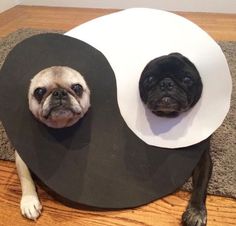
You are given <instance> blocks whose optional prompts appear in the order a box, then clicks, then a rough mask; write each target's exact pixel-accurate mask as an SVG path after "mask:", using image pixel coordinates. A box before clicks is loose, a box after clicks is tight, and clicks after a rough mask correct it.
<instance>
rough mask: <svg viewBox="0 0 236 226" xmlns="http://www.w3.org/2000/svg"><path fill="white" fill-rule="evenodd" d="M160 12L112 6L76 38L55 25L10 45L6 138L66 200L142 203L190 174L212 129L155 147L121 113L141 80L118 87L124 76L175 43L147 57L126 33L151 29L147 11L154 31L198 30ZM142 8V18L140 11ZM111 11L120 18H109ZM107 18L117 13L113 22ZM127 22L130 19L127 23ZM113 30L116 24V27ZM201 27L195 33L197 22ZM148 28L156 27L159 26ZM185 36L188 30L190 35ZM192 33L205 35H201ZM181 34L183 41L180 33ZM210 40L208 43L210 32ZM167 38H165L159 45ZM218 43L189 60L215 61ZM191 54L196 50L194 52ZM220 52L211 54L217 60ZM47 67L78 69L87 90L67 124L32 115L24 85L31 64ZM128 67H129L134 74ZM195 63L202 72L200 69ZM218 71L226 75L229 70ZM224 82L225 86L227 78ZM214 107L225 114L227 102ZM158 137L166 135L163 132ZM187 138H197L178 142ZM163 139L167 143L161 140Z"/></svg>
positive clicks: (3, 86)
mask: <svg viewBox="0 0 236 226" xmlns="http://www.w3.org/2000/svg"><path fill="white" fill-rule="evenodd" d="M129 12H130V13H129ZM147 12H148V13H147ZM133 13H134V14H133ZM143 13H144V14H143ZM149 14H150V17H149V16H148V15H149ZM156 14H157V15H158V18H159V20H160V21H161V22H162V23H158V21H159V20H158V21H155V20H153V19H156V16H155V15H156ZM167 14H168V13H166V12H163V14H162V13H161V11H155V13H154V12H153V11H152V10H147V9H136V10H134V11H133V10H130V11H124V12H121V13H120V14H119V13H117V14H111V15H109V16H107V17H102V18H100V19H96V20H94V21H91V22H89V23H87V24H84V25H82V26H81V28H80V27H78V28H76V29H75V30H74V31H73V30H72V31H71V32H69V33H68V35H70V36H75V37H76V38H77V39H75V38H71V37H68V36H64V35H59V34H41V35H36V36H34V37H31V38H29V39H26V40H25V41H23V42H21V43H20V44H18V45H17V46H16V47H15V48H14V49H13V50H12V51H11V52H10V53H9V55H8V57H7V59H6V61H5V63H4V65H3V67H2V69H1V71H0V119H1V120H2V122H3V125H4V127H5V129H6V132H7V134H8V137H9V139H10V140H11V142H12V144H13V146H14V147H15V148H16V149H17V151H18V153H19V154H20V156H21V158H22V159H23V160H24V161H25V163H26V165H27V166H28V167H29V168H30V170H31V171H32V172H33V173H34V174H35V175H36V176H37V177H38V178H39V179H40V180H41V181H42V182H43V183H44V184H45V185H47V186H48V187H49V188H50V189H51V190H52V191H53V192H55V193H56V194H58V195H59V196H61V197H63V198H65V199H66V200H68V201H71V202H73V203H81V204H86V205H90V206H95V207H101V208H129V207H135V206H140V205H143V204H146V203H149V202H151V201H153V200H156V199H158V198H161V197H163V196H165V195H168V194H170V193H172V192H174V191H175V190H176V189H177V188H179V187H180V186H181V185H182V184H183V183H184V182H185V181H186V180H187V179H188V178H189V177H190V176H191V173H192V171H193V169H194V167H195V166H196V164H197V163H198V161H199V159H200V157H201V155H202V153H203V151H204V150H205V149H206V148H209V139H205V138H207V137H209V136H210V135H211V133H212V132H213V131H212V132H211V133H210V134H209V133H207V136H205V135H204V136H201V139H200V140H199V139H197V140H194V142H193V140H191V141H190V142H187V143H185V142H182V141H181V142H179V137H177V138H176V141H175V142H176V145H175V146H173V142H174V141H173V137H170V140H171V144H170V143H169V144H168V145H166V143H165V144H163V143H160V145H159V146H160V147H158V144H159V142H158V143H157V144H156V143H154V145H149V144H148V143H149V142H148V141H147V140H146V139H143V138H141V139H140V136H139V135H138V134H137V131H134V130H133V129H132V127H131V126H130V124H129V122H128V120H127V118H126V116H125V114H124V108H123V107H124V106H123V107H122V105H123V103H124V104H125V105H126V107H128V108H129V110H132V112H131V113H130V115H131V116H132V117H134V116H135V117H136V116H137V115H135V114H136V113H137V112H136V109H135V108H134V107H133V105H131V104H130V102H129V101H130V100H132V98H133V96H135V95H136V97H137V87H138V86H137V87H136V86H135V84H136V82H134V86H135V87H133V88H134V89H133V88H131V89H130V91H131V92H130V93H128V92H127V91H125V92H124V90H123V89H122V85H124V86H127V84H128V86H129V85H130V82H131V81H130V79H131V78H132V79H134V78H135V76H137V77H138V78H139V76H140V73H139V72H140V70H141V68H143V67H144V64H147V63H148V61H149V59H151V58H152V57H153V58H154V57H157V56H158V55H161V54H164V53H167V52H169V51H176V48H174V49H171V48H168V49H167V50H166V51H164V49H165V46H163V48H162V51H160V52H158V51H157V52H156V51H155V54H154V52H152V51H151V52H152V54H151V55H149V54H147V55H146V56H147V57H144V58H143V57H141V56H142V55H144V56H145V54H143V53H148V52H149V51H150V46H149V48H147V49H145V48H144V49H138V52H137V51H136V48H137V47H138V46H137V45H136V44H137V42H135V43H136V44H135V45H133V44H132V42H133V40H135V38H138V37H137V36H136V35H137V31H138V30H139V28H142V29H143V28H146V29H149V25H148V26H147V24H146V22H147V20H148V21H149V22H150V23H151V24H152V23H154V24H155V29H154V30H157V31H158V30H159V29H161V31H162V32H161V33H160V36H161V37H162V38H163V37H165V36H164V35H165V34H163V32H165V31H166V32H167V33H168V31H169V30H171V29H173V27H174V26H176V25H178V26H180V27H179V28H180V30H181V29H185V28H186V29H187V30H183V31H181V32H182V33H183V32H185V35H187V34H188V33H189V30H188V29H190V28H191V26H192V28H193V29H192V30H193V31H194V32H193V33H191V32H190V33H191V34H193V35H195V34H197V32H196V28H195V25H193V24H191V26H187V27H185V26H181V24H182V23H183V24H184V25H185V24H187V22H186V21H185V20H184V21H182V19H180V20H176V24H171V23H170V22H173V21H175V20H173V19H172V17H173V16H172V14H171V15H170V14H168V15H167ZM143 15H146V16H147V17H148V19H147V20H145V18H144V17H143ZM162 16H163V18H165V19H168V18H170V21H169V20H167V21H165V20H162ZM116 17H117V19H115V20H113V18H116ZM138 17H140V18H141V19H143V20H144V24H142V23H141V24H139V22H138V21H136V20H137V19H138ZM176 17H177V16H176ZM174 19H175V17H174ZM119 20H120V23H119ZM109 21H112V23H113V22H114V24H113V26H114V27H112V26H111V25H112V23H110V22H109ZM126 23H127V24H128V25H129V26H131V25H132V26H131V27H130V29H128V28H129V26H126ZM188 23H189V22H188ZM96 25H97V26H96ZM169 26H171V27H169ZM123 27H124V28H125V29H126V30H125V32H124V33H120V32H121V31H122V32H123V30H122V29H123ZM110 29H111V30H110ZM116 29H117V32H118V33H117V32H115V31H116ZM163 29H164V30H163ZM198 29H199V28H198ZM192 30H191V31H192ZM148 31H150V30H148ZM198 31H199V33H202V31H201V30H198ZM104 32H105V33H104ZM113 32H115V34H116V35H118V36H119V38H118V39H119V40H118V39H115V37H114V35H112V34H113ZM154 33H155V35H156V32H154ZM140 34H143V31H142V30H140ZM168 34H169V33H168ZM106 35H107V37H108V38H106ZM150 35H151V34H150ZM150 35H148V36H145V37H150ZM155 37H156V36H155ZM189 37H191V38H192V36H191V35H190V36H189ZM204 37H206V35H204ZM207 37H208V36H207ZM113 38H114V39H113ZM80 39H81V40H80ZM208 39H210V38H209V37H208ZM127 40H128V42H127ZM138 40H139V41H141V42H140V46H142V47H144V46H143V45H142V42H149V39H148V40H147V41H146V40H145V39H144V40H140V39H138ZM173 40H175V37H174V39H173ZM177 40H179V39H177ZM194 40H195V39H194ZM84 41H85V42H84ZM118 41H119V42H118ZM195 41H196V43H202V41H203V43H204V41H205V39H204V40H203V39H199V40H195ZM183 42H184V45H185V44H186V40H185V39H183ZM189 42H191V41H190V40H189ZM127 43H128V44H127ZM157 43H158V42H157ZM178 43H181V40H179V42H178ZM209 43H211V45H212V46H213V47H214V48H215V46H216V45H215V44H213V41H212V40H211V41H210V42H209ZM129 44H130V45H129ZM162 44H163V43H162ZM169 44H170V43H169V42H167V43H166V46H169ZM158 46H159V45H158ZM171 46H173V45H171ZM126 48H127V49H126ZM202 48H203V49H204V48H205V46H204V47H202ZM120 50H121V51H120ZM131 50H132V51H134V53H135V54H138V55H139V56H140V57H141V59H142V63H141V64H140V65H137V61H136V60H137V59H138V58H137V57H135V58H134V59H128V60H127V57H126V55H127V56H132V57H134V56H133V53H132V54H131V53H130V52H129V51H131ZM144 50H145V51H144ZM140 51H141V52H140ZM218 51H219V49H217V51H216V52H214V51H213V52H210V53H208V55H207V56H205V55H198V54H199V52H197V53H196V54H195V58H193V59H192V58H191V57H190V59H191V60H193V62H194V63H196V62H195V61H194V59H197V58H198V57H200V58H201V57H203V56H204V57H205V59H208V63H209V64H212V63H211V62H213V63H215V61H214V59H215V58H214V57H215V55H212V53H218ZM203 52H204V51H203ZM204 53H205V52H204ZM103 54H104V55H103ZM130 54H131V55H130ZM183 54H185V53H183ZM193 55H194V53H193V54H192V55H191V56H193ZM187 56H188V54H187ZM218 56H219V55H217V57H218ZM188 57H189V56H188ZM123 58H125V59H126V60H125V61H124V60H123ZM119 59H121V60H119ZM220 59H221V60H223V65H224V67H223V68H221V69H222V70H223V71H224V70H226V73H225V74H226V75H227V73H228V68H227V67H226V66H225V64H226V62H225V58H224V57H223V55H221V58H220ZM218 60H219V59H218V58H217V61H216V62H218ZM220 62H221V61H220ZM220 62H218V63H220ZM221 65H222V64H221ZM50 66H68V67H71V68H73V69H75V70H77V71H79V72H80V73H81V74H82V75H83V76H84V78H85V80H86V82H87V84H88V86H89V87H90V90H91V108H90V109H89V111H88V112H87V113H86V115H85V116H84V118H83V119H82V120H80V121H79V122H78V123H76V124H75V125H74V126H72V127H70V128H64V129H52V128H48V127H47V126H45V125H43V124H41V123H40V122H38V121H37V120H36V119H35V118H34V117H33V115H32V114H31V112H30V111H29V109H28V100H27V92H28V88H29V84H30V80H31V79H32V78H33V77H34V75H35V74H36V73H38V72H39V71H41V70H42V69H45V68H47V67H50ZM136 66H137V68H138V69H137V70H136ZM197 66H198V65H197ZM213 68H214V71H218V69H219V67H218V65H214V67H213ZM216 68H217V69H216ZM124 69H127V70H124ZM131 69H135V73H133V72H132V71H131ZM198 69H199V70H200V74H201V72H202V71H201V68H198ZM114 72H115V73H114ZM218 72H220V71H218ZM129 73H130V74H129ZM134 74H136V75H135V76H134ZM124 76H125V77H124ZM129 76H130V77H129ZM135 79H136V78H135ZM225 79H226V81H227V82H226V84H228V81H229V78H228V77H226V78H225ZM203 80H204V79H203ZM126 81H127V84H126ZM222 84H223V83H222ZM203 86H205V84H203ZM117 87H118V90H117ZM227 87H228V89H229V91H230V86H229V85H227ZM126 90H127V89H126ZM222 90H224V88H223V89H222ZM133 91H135V92H134V93H133ZM204 92H205V93H206V92H207V91H204ZM226 93H227V92H226ZM126 98H127V100H129V101H128V102H127V101H126ZM130 98H131V99H130ZM117 99H118V102H117ZM223 99H224V100H225V99H227V98H223ZM217 101H218V100H217ZM201 103H203V102H201ZM201 103H200V105H201ZM118 105H119V107H120V108H119V107H118ZM221 108H224V109H227V108H228V102H227V103H226V106H220V109H221ZM211 110H212V109H209V111H211ZM134 112H135V113H134ZM214 114H216V112H214V113H212V116H213V115H214ZM217 114H218V113H217ZM219 114H220V115H221V121H222V119H223V118H222V117H223V115H225V111H224V113H223V114H222V112H221V113H219ZM123 118H124V119H123ZM213 118H214V117H213ZM135 119H137V118H135ZM142 120H143V119H142ZM183 120H184V119H183ZM157 121H158V120H157ZM181 121H182V120H181ZM203 124H204V123H203ZM140 125H141V124H139V126H140ZM217 126H218V124H217ZM214 128H216V127H214ZM204 131H205V127H204V128H203V130H199V131H195V130H193V128H191V130H190V129H188V130H187V132H188V134H189V133H190V132H192V133H193V135H194V136H197V135H198V133H200V134H202V133H203V134H205V133H204ZM159 136H160V137H161V139H162V140H163V136H162V135H161V134H158V135H157V136H156V140H158V141H159V140H160V139H159ZM194 136H193V137H194ZM164 138H165V139H164V140H165V141H166V140H168V139H166V137H164ZM187 140H189V138H187ZM196 142H198V143H196ZM167 143H168V142H167ZM192 143H194V144H195V145H192V146H188V147H184V148H177V147H180V146H183V144H185V146H187V145H186V144H192ZM163 146H164V147H171V148H173V149H168V148H162V147H163Z"/></svg>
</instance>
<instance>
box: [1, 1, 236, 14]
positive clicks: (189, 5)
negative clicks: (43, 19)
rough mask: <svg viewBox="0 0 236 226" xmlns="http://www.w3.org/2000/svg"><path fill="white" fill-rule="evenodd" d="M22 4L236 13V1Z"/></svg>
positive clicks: (47, 2)
mask: <svg viewBox="0 0 236 226" xmlns="http://www.w3.org/2000/svg"><path fill="white" fill-rule="evenodd" d="M0 1H2V0H0ZM22 4H23V5H45V6H64V7H86V8H117V9H124V8H130V7H150V8H158V9H164V10H170V11H188V12H220V13H236V0H23V1H22Z"/></svg>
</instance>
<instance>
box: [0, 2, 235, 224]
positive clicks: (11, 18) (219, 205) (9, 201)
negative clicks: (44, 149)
mask: <svg viewBox="0 0 236 226" xmlns="http://www.w3.org/2000/svg"><path fill="white" fill-rule="evenodd" d="M114 11H116V10H105V9H78V8H56V7H51V8H48V7H28V6H27V7H25V6H17V7H14V8H12V9H10V10H8V11H7V12H4V13H2V14H0V37H5V36H6V35H8V34H9V33H11V32H13V31H16V30H17V29H19V28H27V27H30V28H38V29H58V30H69V29H71V28H73V27H74V26H77V25H79V24H81V23H83V22H86V21H88V20H90V19H93V18H96V17H98V16H102V15H106V14H108V13H111V12H114ZM178 14H179V15H182V16H184V17H186V18H188V19H190V20H191V21H193V22H195V23H197V24H198V25H199V26H200V27H202V28H203V29H205V30H206V31H207V32H208V33H209V34H210V35H211V36H212V37H213V38H214V39H216V40H231V41H236V15H234V14H209V13H183V12H182V13H178ZM20 195H21V190H20V184H19V180H18V178H17V175H16V169H15V165H14V163H12V162H6V161H0V226H16V225H17V226H30V225H35V224H36V225H39V226H52V225H56V226H57V225H60V226H64V225H67V226H68V225H70V226H75V225H76V226H178V225H180V219H181V215H182V213H183V211H184V209H185V208H186V205H187V202H188V199H189V194H188V193H187V192H177V193H175V194H172V195H170V196H168V197H165V198H163V199H161V200H158V201H155V202H153V203H151V204H149V205H146V206H143V207H139V208H135V209H128V210H121V211H95V210H92V209H86V208H84V207H82V206H81V208H79V209H73V208H70V207H67V206H65V205H62V204H61V203H59V202H58V201H56V200H54V199H53V198H52V197H51V196H49V195H48V194H47V193H46V192H45V191H44V190H42V189H41V188H39V197H40V199H41V201H42V204H43V206H44V209H43V215H42V217H40V218H39V220H38V221H37V223H35V222H32V221H29V220H27V219H25V218H23V217H22V216H21V214H20V210H19V202H20ZM207 209H208V226H233V225H236V201H235V200H234V199H230V198H223V197H217V196H208V198H207Z"/></svg>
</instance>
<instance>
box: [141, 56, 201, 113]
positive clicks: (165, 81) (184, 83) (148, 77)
mask: <svg viewBox="0 0 236 226" xmlns="http://www.w3.org/2000/svg"><path fill="white" fill-rule="evenodd" d="M139 92H140V97H141V99H142V101H143V102H144V103H145V104H146V105H147V107H148V108H149V109H150V110H151V111H152V112H153V113H154V114H156V115H157V116H163V117H176V116H178V115H179V114H180V113H181V112H185V111H187V110H189V109H190V108H191V107H193V106H194V105H195V104H196V103H197V101H198V100H199V99H200V97H201V93H202V81H201V77H200V75H199V72H198V70H197V69H196V67H195V66H194V64H193V63H192V62H190V61H189V60H188V59H187V58H186V57H184V56H183V55H181V54H180V53H171V54H169V55H165V56H161V57H158V58H156V59H154V60H152V61H151V62H149V63H148V64H147V66H146V67H145V68H144V70H143V72H142V75H141V77H140V80H139Z"/></svg>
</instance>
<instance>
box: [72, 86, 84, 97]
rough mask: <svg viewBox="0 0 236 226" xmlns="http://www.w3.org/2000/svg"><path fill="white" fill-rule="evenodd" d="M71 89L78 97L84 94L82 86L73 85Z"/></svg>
mask: <svg viewBox="0 0 236 226" xmlns="http://www.w3.org/2000/svg"><path fill="white" fill-rule="evenodd" d="M71 89H72V90H73V91H74V92H75V93H76V94H77V95H78V96H81V95H82V93H83V87H82V86H81V85H80V84H73V85H72V86H71Z"/></svg>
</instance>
